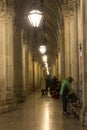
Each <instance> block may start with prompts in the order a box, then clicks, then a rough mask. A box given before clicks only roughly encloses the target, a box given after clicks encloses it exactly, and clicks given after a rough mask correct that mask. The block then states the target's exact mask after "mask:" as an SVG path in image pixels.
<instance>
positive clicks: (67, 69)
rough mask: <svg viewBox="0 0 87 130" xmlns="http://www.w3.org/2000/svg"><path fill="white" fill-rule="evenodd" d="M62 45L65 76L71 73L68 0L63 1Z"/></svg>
mask: <svg viewBox="0 0 87 130" xmlns="http://www.w3.org/2000/svg"><path fill="white" fill-rule="evenodd" d="M64 46H65V50H64V52H65V77H67V76H69V75H70V74H71V53H70V14H69V8H68V1H64Z"/></svg>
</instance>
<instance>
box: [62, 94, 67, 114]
mask: <svg viewBox="0 0 87 130" xmlns="http://www.w3.org/2000/svg"><path fill="white" fill-rule="evenodd" d="M62 105H63V113H67V98H66V96H65V95H63V96H62Z"/></svg>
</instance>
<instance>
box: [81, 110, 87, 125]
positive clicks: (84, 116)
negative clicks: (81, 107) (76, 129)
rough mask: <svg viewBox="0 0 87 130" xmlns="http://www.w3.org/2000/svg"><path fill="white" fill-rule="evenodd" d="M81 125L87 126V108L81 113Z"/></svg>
mask: <svg viewBox="0 0 87 130" xmlns="http://www.w3.org/2000/svg"><path fill="white" fill-rule="evenodd" d="M81 125H82V126H85V127H87V110H86V111H82V113H81Z"/></svg>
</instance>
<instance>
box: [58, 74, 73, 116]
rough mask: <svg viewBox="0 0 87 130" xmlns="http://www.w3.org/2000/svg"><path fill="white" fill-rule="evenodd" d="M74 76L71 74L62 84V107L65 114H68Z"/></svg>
mask: <svg viewBox="0 0 87 130" xmlns="http://www.w3.org/2000/svg"><path fill="white" fill-rule="evenodd" d="M72 81H73V78H72V77H71V76H70V77H68V78H67V79H64V80H63V81H62V84H61V89H60V95H61V97H62V107H63V114H64V115H67V114H68V112H67V96H68V94H69V92H70V90H71V83H72Z"/></svg>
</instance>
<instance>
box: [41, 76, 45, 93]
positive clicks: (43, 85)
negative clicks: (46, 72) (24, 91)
mask: <svg viewBox="0 0 87 130" xmlns="http://www.w3.org/2000/svg"><path fill="white" fill-rule="evenodd" d="M41 92H42V95H45V94H46V81H45V79H44V77H42V78H41Z"/></svg>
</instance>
